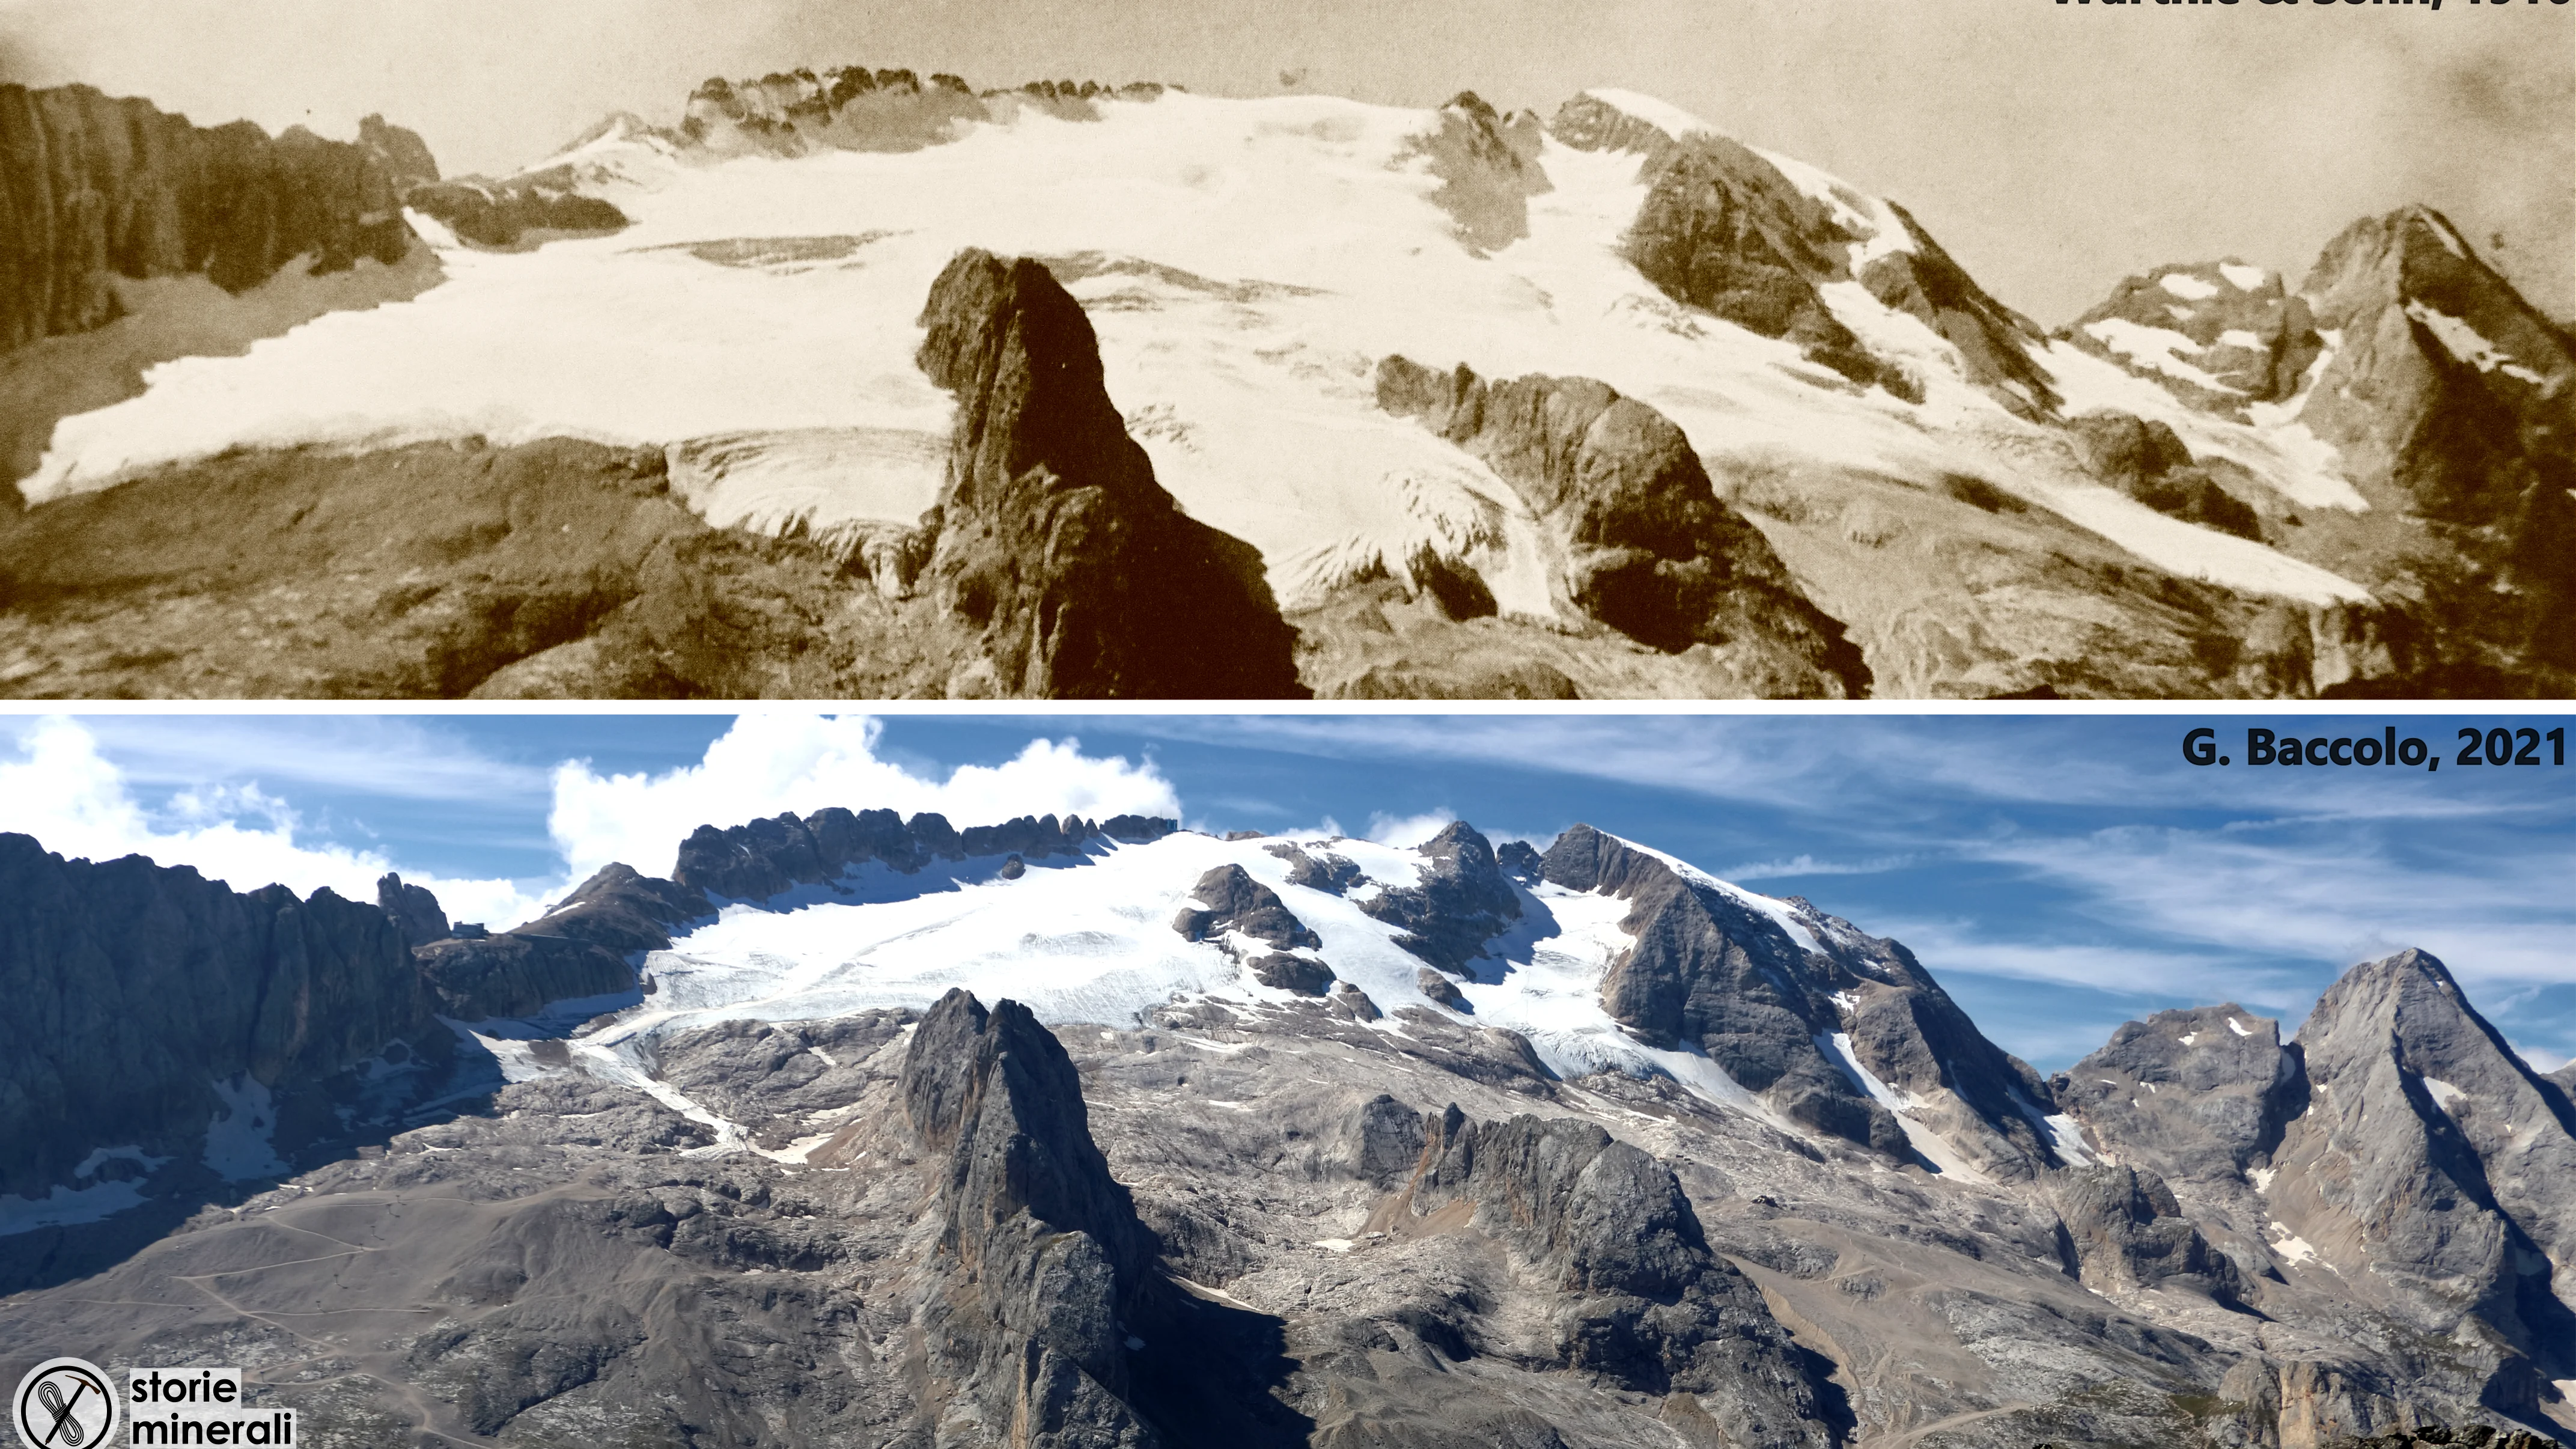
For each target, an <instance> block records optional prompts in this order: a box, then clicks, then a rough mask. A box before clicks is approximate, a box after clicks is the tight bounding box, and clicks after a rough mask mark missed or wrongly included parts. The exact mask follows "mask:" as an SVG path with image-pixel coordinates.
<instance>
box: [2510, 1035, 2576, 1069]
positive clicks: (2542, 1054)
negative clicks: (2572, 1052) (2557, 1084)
mask: <svg viewBox="0 0 2576 1449" xmlns="http://www.w3.org/2000/svg"><path fill="white" fill-rule="evenodd" d="M2512 1046H2513V1049H2514V1050H2515V1051H2518V1052H2520V1053H2522V1059H2523V1060H2524V1061H2526V1062H2529V1063H2531V1069H2532V1070H2533V1071H2535V1072H2538V1073H2540V1074H2541V1075H2542V1076H2544V1077H2545V1076H2547V1075H2549V1074H2550V1073H2551V1072H2554V1071H2556V1070H2558V1069H2559V1068H2560V1067H2563V1066H2565V1065H2567V1064H2568V1063H2569V1062H2571V1061H2576V1057H2567V1056H2561V1055H2560V1054H2558V1053H2557V1052H2554V1051H2551V1050H2550V1049H2549V1048H2547V1047H2536V1046H2524V1045H2523V1044H2522V1043H2520V1042H2514V1043H2513V1044H2512Z"/></svg>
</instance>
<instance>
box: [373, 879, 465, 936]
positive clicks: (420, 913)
mask: <svg viewBox="0 0 2576 1449" xmlns="http://www.w3.org/2000/svg"><path fill="white" fill-rule="evenodd" d="M376 904H377V905H378V906H381V907H383V909H384V913H385V914H386V915H388V916H391V917H392V918H393V922H394V924H395V925H396V926H399V927H401V928H402V933H403V943H404V944H405V945H409V946H425V945H427V944H428V943H430V942H432V941H439V940H444V939H446V937H447V932H448V927H447V912H445V911H443V910H441V909H439V905H438V897H436V896H434V895H432V894H430V893H429V891H428V890H426V889H424V888H423V887H420V886H416V885H406V884H404V882H403V878H402V877H401V876H399V875H391V874H388V875H387V876H386V877H385V878H384V879H382V880H380V881H377V882H376Z"/></svg>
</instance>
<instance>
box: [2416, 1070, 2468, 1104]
mask: <svg viewBox="0 0 2576 1449" xmlns="http://www.w3.org/2000/svg"><path fill="white" fill-rule="evenodd" d="M2424 1090H2425V1091H2427V1092H2430V1093H2431V1094H2432V1096H2433V1105H2435V1106H2437V1107H2439V1108H2441V1109H2442V1110H2443V1111H2445V1112H2448V1111H2450V1110H2451V1104H2452V1103H2453V1102H2456V1101H2458V1100H2459V1099H2461V1098H2462V1097H2465V1096H2467V1095H2468V1093H2466V1092H2463V1091H2461V1090H2460V1089H2459V1088H2457V1087H2454V1086H2452V1085H2451V1084H2450V1083H2448V1082H2446V1081H2443V1080H2442V1079H2441V1078H2439V1077H2426V1078H2425V1079H2424Z"/></svg>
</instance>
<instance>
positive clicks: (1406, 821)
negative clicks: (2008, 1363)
mask: <svg viewBox="0 0 2576 1449" xmlns="http://www.w3.org/2000/svg"><path fill="white" fill-rule="evenodd" d="M1457 818H1458V813H1457V812H1456V811H1454V810H1450V809H1447V808H1446V807H1443V808H1441V809H1438V810H1431V811H1427V812H1425V813H1423V814H1420V815H1386V814H1374V815H1371V816H1369V828H1368V838H1369V839H1371V840H1374V841H1376V842H1377V843H1378V844H1380V845H1392V846H1397V847H1404V846H1411V845H1420V844H1421V843H1422V842H1424V841H1426V840H1429V839H1430V838H1431V837H1433V836H1435V835H1438V834H1439V833H1440V832H1441V831H1443V830H1446V829H1448V828H1449V826H1450V824H1451V822H1453V821H1455V820H1456V819H1457Z"/></svg>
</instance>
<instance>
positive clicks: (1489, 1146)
mask: <svg viewBox="0 0 2576 1449" xmlns="http://www.w3.org/2000/svg"><path fill="white" fill-rule="evenodd" d="M1380 1110H1383V1109H1380ZM1387 1135H1391V1134H1387ZM1444 1209H1450V1210H1453V1211H1454V1210H1457V1209H1463V1210H1464V1214H1465V1215H1466V1219H1467V1221H1469V1222H1471V1223H1472V1225H1473V1226H1474V1227H1475V1229H1476V1230H1478V1231H1480V1232H1484V1233H1487V1234H1490V1235H1492V1236H1493V1237H1495V1238H1498V1239H1500V1240H1501V1241H1502V1242H1504V1243H1505V1244H1507V1245H1508V1246H1509V1247H1510V1248H1511V1249H1512V1251H1513V1252H1514V1253H1515V1254H1516V1255H1518V1256H1519V1257H1521V1258H1522V1259H1524V1260H1526V1261H1527V1262H1528V1264H1529V1271H1530V1272H1531V1273H1532V1274H1534V1275H1536V1276H1539V1277H1542V1278H1544V1279H1546V1280H1547V1282H1548V1286H1549V1287H1551V1288H1554V1289H1555V1290H1557V1291H1558V1292H1560V1293H1562V1294H1565V1295H1567V1296H1568V1297H1570V1298H1572V1299H1573V1300H1574V1301H1573V1302H1572V1303H1570V1304H1567V1305H1566V1306H1565V1307H1563V1308H1562V1309H1560V1310H1559V1311H1558V1312H1557V1314H1556V1315H1555V1319H1554V1323H1553V1327H1554V1330H1555V1332H1556V1334H1557V1352H1558V1353H1559V1355H1560V1356H1561V1358H1562V1361H1563V1363H1564V1364H1565V1366H1566V1367H1568V1368H1574V1369H1581V1370H1586V1371H1589V1372H1592V1373H1597V1374H1600V1375H1602V1376H1604V1377H1605V1378H1608V1379H1610V1380H1612V1381H1614V1382H1616V1383H1618V1384H1619V1385H1621V1386H1622V1387H1624V1388H1627V1389H1630V1390H1634V1391H1637V1392H1641V1393H1649V1394H1658V1395H1674V1394H1689V1395H1694V1396H1696V1398H1697V1400H1698V1402H1699V1403H1700V1405H1701V1406H1702V1407H1703V1408H1704V1409H1705V1410H1707V1411H1708V1412H1709V1413H1711V1414H1712V1415H1713V1416H1714V1417H1715V1418H1716V1419H1717V1420H1718V1422H1720V1423H1723V1424H1725V1425H1726V1426H1727V1427H1728V1429H1729V1431H1731V1439H1732V1442H1735V1443H1738V1444H1742V1445H1746V1446H1791V1445H1796V1446H1809V1445H1812V1446H1817V1449H1824V1446H1827V1445H1830V1444H1832V1443H1834V1442H1835V1439H1834V1435H1833V1433H1832V1431H1831V1430H1830V1429H1829V1428H1828V1427H1827V1426H1826V1424H1825V1422H1824V1416H1823V1414H1822V1412H1821V1411H1820V1408H1819V1403H1818V1390H1817V1385H1816V1383H1815V1382H1814V1381H1813V1379H1812V1378H1811V1376H1810V1372H1809V1370H1808V1369H1807V1367H1806V1363H1805V1361H1804V1360H1802V1359H1801V1357H1800V1356H1799V1354H1798V1352H1797V1349H1796V1346H1795V1345H1794V1344H1793V1343H1792V1341H1791V1340H1790V1337H1789V1335H1788V1333H1787V1331H1785V1330H1784V1329H1782V1328H1781V1326H1780V1324H1779V1322H1778V1321H1777V1320H1776V1319H1774V1318H1773V1317H1772V1316H1771V1312H1770V1310H1769V1309H1768V1308H1767V1307H1766V1306H1765V1305H1764V1303H1763V1300H1762V1294H1761V1291H1760V1290H1759V1289H1757V1288H1756V1287H1754V1285H1753V1284H1752V1283H1751V1282H1750V1281H1748V1280H1747V1279H1746V1278H1745V1277H1744V1275H1743V1274H1742V1273H1741V1272H1739V1271H1737V1270H1736V1269H1735V1268H1734V1267H1733V1266H1731V1265H1729V1264H1728V1263H1727V1262H1726V1261H1725V1260H1724V1259H1722V1258H1720V1257H1718V1256H1717V1254H1716V1253H1714V1252H1712V1251H1711V1250H1710V1249H1709V1246H1708V1240H1707V1237H1706V1235H1705V1234H1704V1233H1703V1232H1702V1231H1701V1228H1700V1222H1699V1216H1698V1214H1696V1213H1695V1212H1693V1211H1692V1210H1691V1205H1690V1200H1689V1198H1688V1197H1686V1196H1684V1195H1683V1193H1682V1190H1681V1184H1680V1183H1679V1182H1677V1181H1676V1180H1675V1179H1674V1177H1673V1174H1672V1172H1671V1171H1670V1170H1669V1169H1667V1168H1666V1167H1664V1166H1663V1165H1662V1164H1661V1163H1658V1162H1657V1161H1655V1159H1654V1158H1652V1157H1649V1156H1648V1155H1646V1154H1645V1153H1644V1152H1642V1151H1639V1150H1638V1149H1637V1148H1635V1147H1632V1146H1630V1145H1628V1144H1627V1143H1624V1142H1616V1141H1613V1140H1612V1139H1611V1137H1610V1134H1608V1133H1606V1132H1604V1131H1602V1130H1601V1129H1600V1128H1598V1127H1595V1126H1593V1125H1591V1124H1590V1123H1580V1122H1570V1121H1553V1122H1549V1121H1541V1120H1540V1119H1538V1118H1536V1117H1531V1116H1520V1117H1515V1118H1513V1119H1511V1120H1510V1121H1508V1122H1484V1123H1479V1122H1475V1121H1472V1120H1470V1119H1469V1118H1468V1117H1467V1115H1466V1114H1465V1113H1463V1112H1461V1111H1460V1110H1458V1108H1457V1107H1456V1106H1455V1105H1452V1106H1451V1107H1449V1108H1448V1110H1447V1111H1445V1112H1442V1113H1439V1114H1435V1115H1431V1116H1427V1117H1426V1118H1425V1119H1424V1122H1423V1143H1422V1155H1421V1157H1420V1159H1419V1161H1418V1163H1417V1165H1416V1166H1415V1168H1414V1172H1413V1176H1412V1179H1411V1181H1410V1182H1408V1183H1407V1184H1406V1186H1405V1188H1404V1190H1403V1194H1402V1196H1401V1197H1400V1198H1399V1199H1398V1200H1396V1201H1395V1202H1394V1203H1393V1204H1391V1205H1390V1207H1388V1208H1382V1209H1380V1212H1379V1218H1380V1219H1385V1220H1388V1221H1390V1222H1391V1225H1393V1226H1394V1227H1396V1228H1397V1230H1398V1231H1403V1230H1405V1229H1406V1228H1412V1227H1416V1226H1417V1225H1419V1224H1421V1223H1422V1222H1423V1220H1425V1219H1435V1218H1436V1219H1443V1220H1446V1219H1447V1218H1449V1217H1450V1216H1451V1215H1452V1214H1451V1213H1450V1212H1444ZM1373 1221H1375V1220H1373ZM1417 1230H1418V1229H1417Z"/></svg>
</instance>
